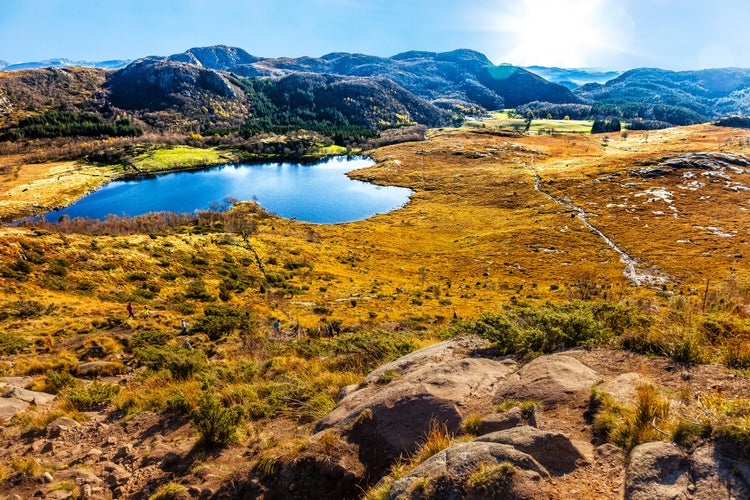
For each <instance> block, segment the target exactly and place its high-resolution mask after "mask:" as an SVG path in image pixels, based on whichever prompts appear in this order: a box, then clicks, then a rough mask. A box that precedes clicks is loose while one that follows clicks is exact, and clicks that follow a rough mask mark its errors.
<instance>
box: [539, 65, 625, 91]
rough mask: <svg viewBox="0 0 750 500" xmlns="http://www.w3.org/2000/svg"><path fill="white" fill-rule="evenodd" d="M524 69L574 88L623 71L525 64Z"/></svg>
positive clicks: (605, 80) (606, 80) (613, 76)
mask: <svg viewBox="0 0 750 500" xmlns="http://www.w3.org/2000/svg"><path fill="white" fill-rule="evenodd" d="M524 69H526V70H527V71H531V72H532V73H534V74H536V75H539V76H541V77H542V78H544V79H545V80H548V81H550V82H553V83H559V84H560V85H563V86H565V87H567V88H569V89H570V90H574V89H576V88H578V87H580V86H582V85H586V84H587V83H606V82H608V81H609V80H612V79H614V78H617V77H618V76H620V75H621V74H622V73H623V72H622V71H615V70H608V69H598V68H556V67H548V66H526V67H525V68H524Z"/></svg>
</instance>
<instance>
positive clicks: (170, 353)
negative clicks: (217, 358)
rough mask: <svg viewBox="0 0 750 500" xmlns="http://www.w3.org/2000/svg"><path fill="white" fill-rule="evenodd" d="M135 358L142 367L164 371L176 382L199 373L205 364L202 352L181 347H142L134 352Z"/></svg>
mask: <svg viewBox="0 0 750 500" xmlns="http://www.w3.org/2000/svg"><path fill="white" fill-rule="evenodd" d="M135 357H136V359H138V361H139V362H140V363H141V364H142V365H143V366H146V367H148V368H150V369H152V370H154V371H159V370H164V369H166V370H168V371H169V372H170V373H171V374H172V377H174V378H175V379H178V380H185V379H187V378H189V377H191V376H193V375H195V374H196V373H199V372H200V371H202V370H203V369H204V368H205V367H206V364H207V360H206V355H205V354H204V353H203V352H202V351H198V350H191V349H184V348H181V347H176V348H172V349H170V348H165V347H156V346H151V347H144V348H140V349H136V350H135Z"/></svg>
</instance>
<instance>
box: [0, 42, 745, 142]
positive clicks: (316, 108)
mask: <svg viewBox="0 0 750 500" xmlns="http://www.w3.org/2000/svg"><path fill="white" fill-rule="evenodd" d="M125 63H127V61H102V62H98V63H85V62H75V61H69V60H67V59H54V60H49V61H42V62H38V63H23V65H14V64H11V65H7V66H5V68H4V69H5V71H0V99H2V109H1V110H0V125H6V126H13V124H14V123H17V122H18V120H19V119H21V118H23V117H24V116H27V115H28V113H29V112H31V113H32V114H33V113H43V112H45V111H47V110H50V109H60V108H65V109H70V110H74V111H75V110H79V111H86V112H95V113H100V114H101V115H102V116H104V117H106V118H116V117H117V116H120V113H121V112H125V113H126V114H127V115H128V116H130V117H133V118H135V119H137V120H140V122H139V123H141V124H143V125H144V126H145V130H149V129H151V130H154V131H173V132H182V133H184V132H185V131H186V130H189V131H192V132H200V133H204V132H207V133H210V134H215V133H230V132H238V131H240V132H241V133H243V134H248V133H257V132H261V131H265V132H271V131H273V132H277V133H284V132H285V131H289V130H299V129H308V130H315V131H319V132H322V133H326V134H331V135H340V134H354V135H361V134H365V135H367V134H375V133H378V131H381V130H383V129H387V128H393V127H402V126H405V125H414V124H421V125H426V126H429V127H442V126H446V125H451V124H458V123H460V122H461V121H462V119H463V118H464V117H466V116H471V115H482V114H484V113H486V112H487V111H488V110H494V109H503V108H511V109H515V110H516V111H517V112H519V113H522V114H524V115H526V114H527V113H528V112H532V113H533V115H534V116H538V117H542V116H552V117H555V118H560V119H562V118H564V117H569V118H574V119H578V118H580V119H608V120H612V119H614V118H618V119H620V120H624V121H626V122H628V123H629V126H638V127H641V128H661V127H667V126H672V125H688V124H692V123H699V122H705V121H710V120H714V119H717V118H720V117H722V116H726V115H730V114H740V115H750V70H748V69H737V68H728V69H709V70H701V71H685V72H674V71H667V70H660V69H649V68H641V69H634V70H630V71H627V72H625V73H623V74H617V73H616V72H608V71H598V70H594V69H586V68H584V69H563V68H547V67H541V66H533V67H530V68H529V69H531V70H533V71H535V72H536V73H540V74H543V75H547V77H548V78H551V79H554V80H557V81H559V82H562V83H564V84H565V85H562V84H560V83H555V82H551V81H549V80H548V79H545V78H544V77H542V76H540V75H539V74H536V73H534V72H532V71H529V69H525V68H521V67H517V66H512V65H508V64H500V65H495V64H493V63H492V62H491V61H490V60H489V59H488V58H487V57H486V56H485V55H484V54H481V53H479V52H476V51H473V50H469V49H458V50H453V51H450V52H428V51H408V52H403V53H400V54H396V55H394V56H392V57H378V56H370V55H366V54H353V53H345V52H334V53H330V54H326V55H324V56H321V57H298V58H290V57H279V58H266V57H258V56H255V55H252V54H250V53H249V52H247V51H246V50H244V49H241V48H238V47H229V46H225V45H216V46H211V47H195V48H191V49H189V50H187V51H185V52H182V53H179V54H173V55H171V56H167V57H158V56H149V57H145V58H141V59H138V60H136V61H133V62H129V63H128V64H127V65H125V66H124V67H120V68H119V69H113V68H118V67H119V66H121V65H123V64H125ZM0 64H5V63H0ZM84 65H88V66H89V67H88V68H86V67H84V68H80V67H76V66H84ZM22 66H23V67H25V68H31V69H22ZM42 66H43V68H40V67H42ZM96 68H106V69H96ZM9 69H15V70H16V71H8V70H9ZM610 76H615V78H612V79H608V78H609V77H610ZM605 80H606V81H605ZM586 81H588V82H595V83H584V84H583V85H581V86H577V85H578V83H583V82H586ZM602 81H604V83H601V82H602ZM566 85H567V86H566ZM568 87H575V88H574V90H571V89H570V88H568Z"/></svg>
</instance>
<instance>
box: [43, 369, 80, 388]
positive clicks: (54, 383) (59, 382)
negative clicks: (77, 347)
mask: <svg viewBox="0 0 750 500" xmlns="http://www.w3.org/2000/svg"><path fill="white" fill-rule="evenodd" d="M44 378H45V386H46V389H47V392H51V393H52V394H57V393H59V392H60V391H62V390H63V389H65V388H66V387H74V386H75V385H76V379H75V377H73V375H71V374H70V373H68V372H56V371H52V370H50V371H48V372H47V374H46V375H45V377H44Z"/></svg>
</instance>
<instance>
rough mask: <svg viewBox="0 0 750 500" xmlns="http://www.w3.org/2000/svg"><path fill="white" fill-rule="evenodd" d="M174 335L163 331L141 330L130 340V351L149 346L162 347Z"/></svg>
mask: <svg viewBox="0 0 750 500" xmlns="http://www.w3.org/2000/svg"><path fill="white" fill-rule="evenodd" d="M173 338H174V335H172V334H171V333H169V332H165V331H163V330H142V331H137V332H135V333H134V334H133V336H132V337H131V338H130V343H129V346H130V349H131V350H133V349H139V348H141V347H149V346H163V345H166V344H167V342H169V341H170V340H172V339H173Z"/></svg>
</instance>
